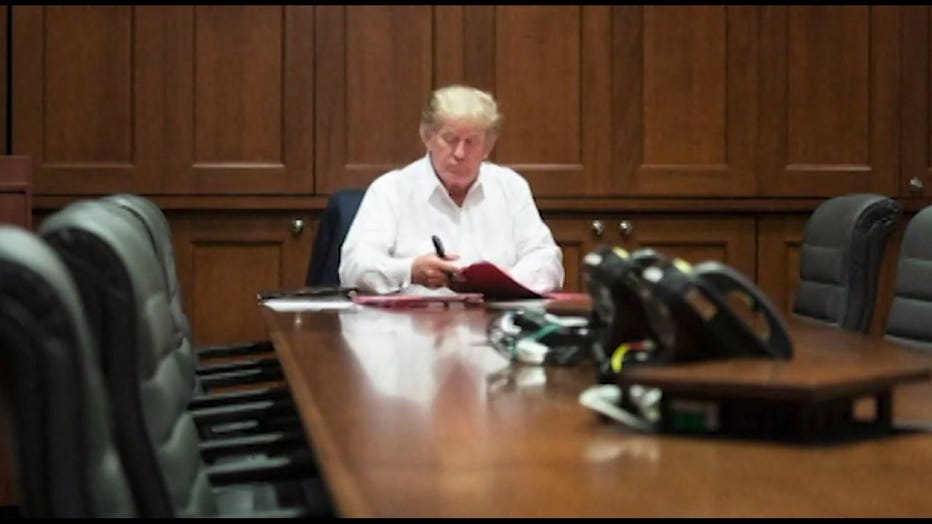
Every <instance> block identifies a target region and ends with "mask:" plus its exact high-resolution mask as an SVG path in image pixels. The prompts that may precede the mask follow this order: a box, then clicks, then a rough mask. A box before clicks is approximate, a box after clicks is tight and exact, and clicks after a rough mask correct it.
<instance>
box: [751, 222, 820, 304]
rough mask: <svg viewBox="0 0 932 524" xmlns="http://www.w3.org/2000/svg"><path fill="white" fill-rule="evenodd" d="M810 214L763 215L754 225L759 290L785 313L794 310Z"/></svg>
mask: <svg viewBox="0 0 932 524" xmlns="http://www.w3.org/2000/svg"><path fill="white" fill-rule="evenodd" d="M808 219H809V215H808V214H807V215H765V216H762V217H760V219H759V220H758V224H757V275H758V281H757V283H758V287H760V288H761V290H762V291H763V292H764V293H765V294H766V295H767V297H769V298H770V301H771V302H773V304H774V305H775V306H776V307H777V308H778V309H779V310H780V311H782V312H783V313H784V314H787V315H788V314H790V312H791V311H792V310H793V301H794V300H795V298H796V288H797V286H798V285H799V252H800V249H801V246H802V243H803V231H804V230H805V229H806V221H807V220H808Z"/></svg>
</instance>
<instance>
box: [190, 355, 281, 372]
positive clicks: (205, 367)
mask: <svg viewBox="0 0 932 524" xmlns="http://www.w3.org/2000/svg"><path fill="white" fill-rule="evenodd" d="M278 367H281V363H280V362H279V361H278V359H277V358H275V357H265V358H255V359H249V360H237V361H235V362H222V363H219V364H202V365H200V366H198V367H197V368H195V370H194V371H195V373H197V374H198V375H202V376H207V375H212V374H216V373H226V372H230V371H243V370H250V369H274V368H278Z"/></svg>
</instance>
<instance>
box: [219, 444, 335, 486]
mask: <svg viewBox="0 0 932 524" xmlns="http://www.w3.org/2000/svg"><path fill="white" fill-rule="evenodd" d="M317 474H318V470H317V464H316V462H315V461H314V457H313V455H312V454H311V452H310V450H307V449H303V450H297V451H294V452H292V453H288V454H283V455H275V456H269V457H255V456H253V457H246V458H244V459H243V460H235V461H230V462H224V463H221V464H211V465H209V466H207V476H208V477H209V478H210V483H211V484H212V485H214V486H223V485H229V484H242V483H246V482H278V481H281V480H292V479H300V478H308V477H314V476H317Z"/></svg>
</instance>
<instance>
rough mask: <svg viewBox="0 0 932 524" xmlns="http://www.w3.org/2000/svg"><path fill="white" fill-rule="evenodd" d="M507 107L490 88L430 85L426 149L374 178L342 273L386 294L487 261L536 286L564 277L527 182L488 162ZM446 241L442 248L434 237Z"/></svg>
mask: <svg viewBox="0 0 932 524" xmlns="http://www.w3.org/2000/svg"><path fill="white" fill-rule="evenodd" d="M500 122H501V116H500V115H499V113H498V107H497V104H496V103H495V100H494V99H493V98H492V96H491V95H489V94H488V93H486V92H484V91H480V90H478V89H475V88H472V87H465V86H457V85H454V86H448V87H444V88H441V89H438V90H436V91H434V93H433V94H432V95H431V97H430V100H429V101H428V104H427V106H426V107H425V108H424V111H423V113H422V115H421V125H420V135H421V140H422V141H423V142H424V146H425V147H426V148H427V155H425V156H424V157H423V158H421V159H420V160H416V161H414V162H412V163H411V164H408V165H407V166H405V167H403V168H401V169H396V170H393V171H390V172H388V173H385V174H384V175H382V176H380V177H379V178H377V179H376V180H375V181H374V182H372V184H371V185H370V186H369V188H368V189H367V190H366V195H365V197H364V198H363V200H362V203H361V204H360V206H359V211H358V212H357V214H356V218H355V220H354V221H353V225H352V226H351V227H350V229H349V232H348V233H347V235H346V240H345V241H344V242H343V249H342V253H341V260H340V282H341V284H342V285H344V286H350V287H358V288H359V289H361V290H364V291H371V292H375V293H388V292H393V291H397V290H399V289H401V288H403V287H405V286H407V285H409V284H419V285H422V286H426V287H430V288H438V287H450V285H451V283H452V281H453V280H452V279H456V278H459V276H460V268H462V267H465V266H467V265H469V264H471V263H473V262H478V261H483V260H485V261H489V262H492V263H493V264H496V265H497V266H499V267H500V268H501V269H503V270H505V271H506V272H507V273H509V274H510V275H511V277H512V278H513V279H515V280H516V281H518V282H520V283H521V284H523V285H524V286H525V287H528V288H529V289H532V290H534V291H537V292H547V291H553V290H557V289H560V287H561V286H562V285H563V265H562V253H561V251H560V248H559V247H557V245H556V243H555V242H554V241H553V236H552V235H551V233H550V229H549V228H548V227H547V225H546V224H544V222H543V220H541V218H540V212H539V211H538V210H537V206H536V205H535V203H534V198H533V196H532V195H531V189H530V186H529V185H528V183H527V181H526V180H524V178H523V177H521V175H519V174H518V173H516V172H515V171H513V170H511V169H509V168H507V167H503V166H498V165H496V164H493V163H491V162H486V161H485V160H486V159H487V158H488V156H489V153H491V152H492V148H493V147H494V146H495V141H496V139H497V138H498V133H499V129H500ZM434 235H436V236H437V237H438V238H440V239H441V241H442V243H443V245H444V246H445V253H444V254H445V257H444V258H441V257H440V256H439V255H438V253H437V252H436V250H435V248H434V245H433V243H432V241H431V237H432V236H434Z"/></svg>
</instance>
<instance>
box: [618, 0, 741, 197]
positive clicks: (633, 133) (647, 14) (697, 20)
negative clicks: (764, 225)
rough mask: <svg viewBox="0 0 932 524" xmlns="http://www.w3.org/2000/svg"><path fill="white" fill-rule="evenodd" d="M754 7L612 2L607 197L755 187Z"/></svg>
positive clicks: (723, 193)
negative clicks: (611, 127) (612, 122)
mask: <svg viewBox="0 0 932 524" xmlns="http://www.w3.org/2000/svg"><path fill="white" fill-rule="evenodd" d="M756 9H757V8H755V7H747V6H619V7H615V8H614V10H613V14H612V19H613V20H614V27H613V30H612V41H613V44H612V74H613V83H612V87H613V91H612V93H613V102H614V106H613V108H612V111H613V113H612V114H613V119H614V130H613V143H612V153H613V160H612V170H611V173H610V175H609V176H606V177H605V178H604V180H602V185H601V192H602V193H603V194H614V195H671V196H687V195H695V196H733V195H753V194H754V193H755V191H756V176H755V148H756V122H757V114H758V113H757V67H758V65H757V56H758V55H757V19H756V12H757V11H756Z"/></svg>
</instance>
